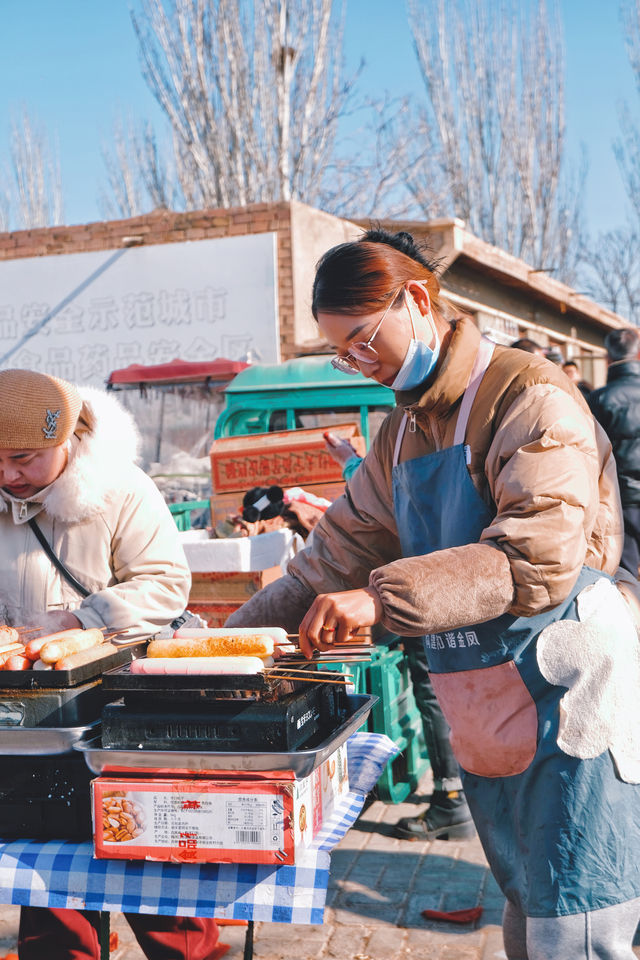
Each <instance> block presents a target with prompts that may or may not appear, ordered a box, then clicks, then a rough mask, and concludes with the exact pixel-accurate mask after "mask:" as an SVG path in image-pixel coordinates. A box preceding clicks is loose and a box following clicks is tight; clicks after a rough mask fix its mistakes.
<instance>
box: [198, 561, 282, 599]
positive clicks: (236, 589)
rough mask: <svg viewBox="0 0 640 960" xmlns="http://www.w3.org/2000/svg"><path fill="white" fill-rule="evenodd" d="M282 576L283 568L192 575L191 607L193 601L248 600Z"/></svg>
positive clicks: (220, 571)
mask: <svg viewBox="0 0 640 960" xmlns="http://www.w3.org/2000/svg"><path fill="white" fill-rule="evenodd" d="M281 576H282V568H281V567H280V566H277V567H268V568H267V569H266V570H252V571H231V570H208V571H206V572H203V573H193V574H192V575H191V591H190V593H189V607H190V608H191V605H192V604H193V603H198V602H205V603H206V602H211V601H212V600H214V601H215V600H242V601H244V600H248V599H249V597H252V596H253V594H254V593H257V592H258V590H262V588H263V587H266V586H267V584H269V583H273V581H274V580H277V579H278V578H279V577H281Z"/></svg>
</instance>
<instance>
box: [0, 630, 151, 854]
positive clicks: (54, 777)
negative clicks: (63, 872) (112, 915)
mask: <svg viewBox="0 0 640 960" xmlns="http://www.w3.org/2000/svg"><path fill="white" fill-rule="evenodd" d="M144 647H145V644H144V643H140V644H137V645H135V646H126V647H122V648H121V649H119V650H118V651H117V652H115V653H114V654H113V657H109V658H108V659H107V661H104V660H103V661H101V662H100V663H96V664H84V665H83V666H81V667H75V668H74V669H73V670H43V671H35V670H25V671H13V670H3V671H1V672H0V837H2V838H4V839H14V838H21V839H31V840H51V839H56V840H89V839H91V814H90V811H91V804H90V799H89V783H90V781H91V779H92V774H91V773H90V771H89V770H88V769H87V766H86V764H85V763H84V761H83V758H82V756H81V755H79V754H78V753H76V752H75V751H74V750H73V749H72V746H73V743H74V742H76V741H78V740H80V739H82V738H83V737H86V736H89V735H90V734H92V733H95V729H96V727H97V725H98V723H99V719H100V714H101V711H102V709H103V707H104V705H105V703H106V702H107V700H108V699H109V696H110V695H109V694H107V693H106V692H105V691H104V690H103V689H102V685H101V683H100V679H99V678H100V673H101V671H102V670H103V669H104V665H105V662H107V663H108V662H110V663H111V666H114V665H115V664H117V663H123V662H125V661H129V660H130V659H131V656H132V654H133V652H134V651H135V652H139V653H142V652H143V651H144Z"/></svg>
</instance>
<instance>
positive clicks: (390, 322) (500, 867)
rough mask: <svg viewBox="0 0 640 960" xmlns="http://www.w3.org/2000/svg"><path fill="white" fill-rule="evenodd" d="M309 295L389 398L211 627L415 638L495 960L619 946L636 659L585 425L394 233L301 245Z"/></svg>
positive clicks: (631, 890)
mask: <svg viewBox="0 0 640 960" xmlns="http://www.w3.org/2000/svg"><path fill="white" fill-rule="evenodd" d="M313 312H314V315H315V317H316V319H317V321H318V324H319V327H320V330H321V332H322V333H323V335H324V336H325V337H326V339H327V340H328V341H329V343H331V344H332V345H333V346H334V348H335V350H336V358H335V360H334V365H335V366H337V367H338V368H339V369H341V370H343V371H344V372H345V373H347V374H348V373H349V372H351V371H353V372H357V371H358V370H359V371H361V372H362V373H363V374H364V375H365V376H368V377H371V378H373V379H375V380H377V381H379V382H381V383H384V384H386V385H387V386H390V387H391V388H392V389H394V390H395V391H396V397H397V400H398V407H397V409H396V410H395V411H394V412H393V413H391V414H390V415H389V417H388V418H387V420H386V421H385V423H384V424H383V426H382V428H381V430H380V431H379V433H378V435H377V437H376V439H375V441H374V444H373V446H372V449H371V451H370V452H369V454H368V455H367V457H366V458H365V460H364V461H363V463H362V464H361V465H360V467H359V469H358V470H357V471H356V473H355V474H354V475H353V477H352V479H351V481H350V482H349V486H348V489H347V492H346V494H345V496H343V497H341V498H340V499H339V500H337V501H336V502H335V503H334V504H333V505H332V506H331V508H330V509H329V510H328V511H327V512H326V514H325V516H324V517H323V519H322V520H321V521H320V523H319V524H318V525H317V527H316V529H315V532H314V539H313V544H312V545H311V547H310V548H308V549H306V550H304V551H302V553H300V554H298V556H297V557H296V558H295V559H294V560H293V561H292V563H291V564H290V566H289V572H288V575H287V576H286V577H284V578H282V579H281V580H279V581H276V582H275V583H274V584H272V585H270V586H269V587H267V588H265V590H263V591H261V593H259V594H257V595H256V596H255V597H254V598H252V600H250V601H249V602H248V603H247V604H245V605H244V606H243V607H242V608H241V610H239V611H238V612H237V613H236V614H234V615H233V617H232V618H231V620H230V621H229V624H230V625H236V626H237V625H241V624H242V625H252V624H261V623H262V624H265V623H280V624H282V625H283V626H285V627H286V628H287V629H289V630H292V631H295V630H297V629H298V624H299V633H300V646H301V648H302V650H303V651H304V652H305V653H306V654H307V655H311V654H312V652H313V651H314V650H316V649H317V650H326V649H330V647H331V646H332V644H334V643H335V642H339V641H341V640H344V639H346V638H347V637H348V636H349V634H350V633H351V632H354V631H356V630H357V628H358V627H359V626H364V625H373V624H375V623H382V624H383V625H384V626H385V627H386V628H387V629H388V630H390V631H392V632H394V633H397V634H398V635H400V636H420V635H425V648H426V653H427V657H428V661H429V667H430V671H431V678H432V681H433V685H434V688H435V690H436V694H437V696H438V699H439V701H440V704H441V706H442V709H443V712H444V714H445V717H446V719H447V721H448V722H449V724H450V726H451V730H452V734H451V736H452V744H453V748H454V751H455V753H456V756H457V759H458V762H459V764H460V767H461V770H462V779H463V785H464V790H465V793H466V796H467V799H468V802H469V805H470V807H471V811H472V814H473V817H474V821H475V824H476V827H477V829H478V832H479V835H480V838H481V840H482V843H483V847H484V850H485V852H486V855H487V858H488V860H489V863H490V865H491V868H492V871H493V873H494V875H495V877H496V879H497V881H498V883H499V884H500V886H501V889H502V891H503V892H504V894H505V896H506V898H507V905H506V908H505V916H504V939H505V950H506V954H507V957H508V958H509V960H558V958H559V957H562V958H563V960H582V958H585V960H586V958H602V960H623V958H625V960H631V958H633V956H634V954H633V952H632V946H631V944H632V940H633V934H634V932H635V929H636V926H637V923H638V920H639V919H640V787H639V786H638V781H639V780H640V763H639V761H640V735H639V729H640V718H639V715H638V708H637V701H638V696H637V692H638V687H639V686H640V663H639V658H638V643H637V632H636V627H635V622H634V620H633V617H632V615H631V610H632V605H633V604H632V601H631V600H625V599H623V594H624V596H625V597H628V595H629V594H628V591H629V588H628V587H620V589H618V588H617V586H616V585H615V577H616V575H617V569H618V561H619V558H620V551H621V545H622V522H621V513H620V504H619V496H618V492H617V480H616V475H615V466H614V463H613V459H612V457H611V450H610V447H609V445H608V442H607V440H606V437H604V435H603V433H602V431H601V430H600V429H599V427H598V426H597V424H595V423H594V421H593V419H592V417H591V416H590V414H589V411H588V409H587V407H586V405H585V403H584V400H583V399H582V397H581V395H580V394H579V392H578V391H577V390H576V389H575V387H574V385H572V384H571V383H570V382H569V380H568V379H567V378H566V377H565V375H564V374H563V373H562V371H561V370H560V369H558V368H557V367H556V366H555V365H554V364H551V363H550V362H549V361H547V360H546V359H544V358H541V357H536V356H532V355H530V354H526V353H523V352H522V351H518V350H513V349H510V348H506V347H500V346H495V345H494V344H492V343H491V342H490V341H488V340H485V339H484V338H482V337H481V336H480V334H479V332H478V330H477V328H476V326H475V324H474V323H473V321H472V320H471V318H469V317H460V316H456V315H455V312H454V311H453V310H452V308H451V307H450V305H448V304H447V302H446V300H445V298H444V297H442V295H441V294H440V290H439V285H438V282H437V279H436V276H435V273H434V271H433V269H432V268H431V266H430V265H429V263H428V261H427V260H426V259H425V257H424V255H423V254H422V252H421V250H420V249H419V248H418V247H417V245H416V243H415V242H414V241H413V238H411V237H410V236H409V235H408V234H396V235H390V234H388V233H386V232H384V231H370V232H369V233H367V234H365V235H364V236H363V237H362V238H361V239H360V240H359V241H355V242H351V243H345V244H341V245H340V246H338V247H335V248H333V249H332V250H330V251H329V252H328V253H327V254H325V256H324V257H323V258H322V260H321V261H320V264H319V266H318V271H317V275H316V280H315V284H314V296H313ZM621 591H622V592H621ZM634 694H635V695H634Z"/></svg>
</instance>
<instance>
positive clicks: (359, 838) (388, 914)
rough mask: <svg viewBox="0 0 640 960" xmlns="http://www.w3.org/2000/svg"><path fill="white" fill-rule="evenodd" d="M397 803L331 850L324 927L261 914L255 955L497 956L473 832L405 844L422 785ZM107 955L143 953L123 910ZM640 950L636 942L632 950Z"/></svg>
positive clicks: (238, 947)
mask: <svg viewBox="0 0 640 960" xmlns="http://www.w3.org/2000/svg"><path fill="white" fill-rule="evenodd" d="M420 790H421V793H420V795H418V796H413V797H410V798H409V802H407V803H404V804H396V805H388V804H383V803H380V802H376V803H373V804H371V805H370V806H369V807H368V808H367V809H366V810H365V811H364V813H363V814H362V815H361V817H360V819H359V820H358V822H357V823H356V824H355V826H354V827H353V828H352V829H351V830H350V831H349V833H348V834H347V835H346V837H345V838H344V839H343V840H342V842H341V843H340V844H339V845H338V847H336V849H335V850H334V851H333V854H332V857H331V882H330V889H329V896H328V901H327V903H328V906H327V909H326V911H325V922H324V923H323V924H322V926H313V927H311V926H302V925H293V924H270V923H259V924H256V927H255V947H254V956H255V958H256V960H316V958H321V960H401V958H403V960H404V958H411V960H504V958H505V954H504V950H503V946H502V936H501V933H500V919H501V915H502V903H503V898H502V895H501V893H500V891H499V890H498V888H497V886H496V884H495V882H494V880H493V878H492V877H491V874H490V873H489V870H488V867H487V864H486V860H485V858H484V855H483V853H482V850H481V847H480V844H479V842H478V841H477V840H467V841H462V842H452V843H449V842H444V841H434V842H432V843H424V844H423V843H408V842H406V841H402V840H396V839H394V838H393V836H392V826H393V824H394V823H395V822H396V820H398V819H399V818H400V817H401V816H405V815H407V814H411V813H414V812H416V811H417V810H420V809H422V807H423V802H422V801H423V799H424V796H425V795H426V794H427V793H428V792H429V791H430V784H429V780H428V777H427V778H425V780H423V782H422V783H421V785H420ZM477 905H480V906H482V908H483V914H482V917H481V918H480V920H479V922H478V923H476V924H475V925H468V926H456V925H454V924H450V923H434V922H427V921H425V920H424V919H423V918H422V917H421V915H420V911H421V910H423V909H425V908H430V909H439V910H457V909H462V908H467V907H475V906H477ZM17 927H18V909H17V908H15V907H0V957H3V956H4V955H5V954H6V953H7V952H8V951H10V950H15V948H16V939H17V937H16V934H17ZM112 930H114V931H115V932H116V933H117V934H118V947H117V948H116V949H115V950H114V951H113V952H112V954H111V957H112V960H144V956H143V954H142V952H141V951H140V949H139V948H138V946H137V944H136V942H135V940H134V939H133V935H132V934H131V931H130V930H129V927H128V925H127V923H126V921H125V920H124V918H123V917H122V915H120V914H117V915H115V914H114V915H113V916H112ZM244 936H245V928H243V927H224V928H223V929H222V937H221V939H222V940H224V941H225V942H227V943H229V944H231V949H230V950H229V952H228V953H227V955H226V956H227V958H228V960H242V957H243V948H244ZM635 952H636V955H637V956H639V957H640V949H636V951H635Z"/></svg>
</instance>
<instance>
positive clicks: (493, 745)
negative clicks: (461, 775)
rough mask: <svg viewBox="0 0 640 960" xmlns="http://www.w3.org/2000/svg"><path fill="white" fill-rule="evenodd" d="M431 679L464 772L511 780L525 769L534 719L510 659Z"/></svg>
mask: <svg viewBox="0 0 640 960" xmlns="http://www.w3.org/2000/svg"><path fill="white" fill-rule="evenodd" d="M430 677H431V682H432V684H433V689H434V690H435V693H436V696H437V698H438V702H439V703H440V706H441V707H442V712H443V713H444V715H445V717H446V720H447V723H448V724H449V726H450V727H451V746H452V748H453V752H454V753H455V755H456V759H457V761H458V763H459V764H460V766H461V767H462V769H463V770H466V771H468V772H469V773H473V774H476V776H478V777H512V776H515V775H516V774H518V773H522V772H523V771H524V770H526V769H527V767H528V766H529V764H530V763H531V761H532V760H533V758H534V755H535V752H536V746H537V734H538V714H537V711H536V705H535V703H534V702H533V699H532V697H531V694H530V693H529V691H528V690H527V688H526V686H525V685H524V681H523V680H522V677H521V676H520V674H519V673H518V668H517V667H516V665H515V663H514V662H513V660H510V661H508V662H507V663H500V664H498V665H497V666H494V667H484V668H481V669H479V670H460V671H456V672H455V673H431V674H430Z"/></svg>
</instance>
